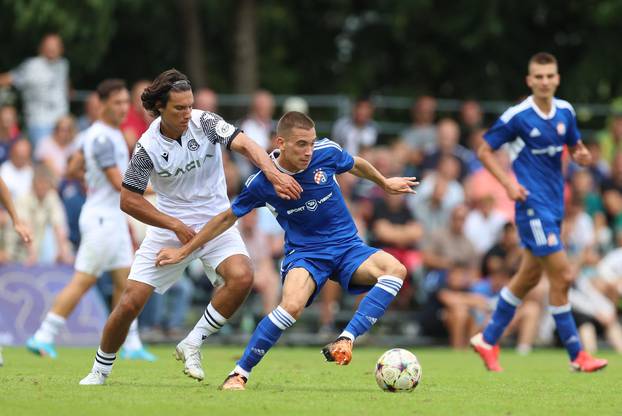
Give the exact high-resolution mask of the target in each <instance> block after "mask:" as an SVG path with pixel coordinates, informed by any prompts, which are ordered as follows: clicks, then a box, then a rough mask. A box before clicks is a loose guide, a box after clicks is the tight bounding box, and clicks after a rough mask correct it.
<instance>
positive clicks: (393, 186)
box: [350, 156, 419, 195]
mask: <svg viewBox="0 0 622 416" xmlns="http://www.w3.org/2000/svg"><path fill="white" fill-rule="evenodd" d="M350 173H351V174H353V175H355V176H358V177H359V178H364V179H369V180H370V181H372V182H374V183H376V184H377V185H378V186H380V187H381V188H382V189H383V190H384V191H385V192H386V193H388V194H392V195H396V194H414V193H416V192H415V191H414V190H413V189H412V188H413V187H415V186H417V185H419V182H417V178H415V177H413V176H411V177H394V178H385V177H384V175H382V173H380V172H378V169H376V168H375V167H374V166H373V165H372V164H371V163H369V162H368V161H367V160H365V159H363V158H362V157H358V156H355V157H354V166H352V169H350Z"/></svg>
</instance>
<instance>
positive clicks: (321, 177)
mask: <svg viewBox="0 0 622 416" xmlns="http://www.w3.org/2000/svg"><path fill="white" fill-rule="evenodd" d="M313 180H314V181H315V183H317V184H318V185H322V184H325V183H326V173H324V171H323V170H322V168H319V169H316V170H314V171H313Z"/></svg>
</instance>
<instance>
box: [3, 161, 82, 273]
mask: <svg viewBox="0 0 622 416" xmlns="http://www.w3.org/2000/svg"><path fill="white" fill-rule="evenodd" d="M53 181H54V178H53V176H52V174H51V172H50V171H49V169H47V167H45V166H44V165H38V166H37V167H36V168H35V170H34V176H33V180H32V192H28V193H27V194H25V195H23V196H21V197H20V198H18V199H17V200H16V201H15V208H16V210H17V212H19V213H20V215H21V216H22V218H23V219H24V222H25V223H26V224H27V225H28V226H29V227H30V230H31V231H32V236H33V239H32V243H31V244H30V245H29V246H26V247H24V245H23V243H21V240H20V239H19V238H18V237H17V236H15V235H13V234H11V233H9V234H8V237H9V238H10V239H11V240H10V241H9V242H8V244H7V247H8V248H7V254H8V257H9V259H10V260H11V261H17V262H24V263H26V264H34V263H40V262H43V263H46V262H49V261H51V262H58V263H65V264H71V262H72V261H73V254H72V252H71V244H70V242H69V240H68V238H67V221H66V219H65V212H64V210H63V205H62V203H61V201H60V198H59V197H58V193H57V192H56V190H55V189H54V185H53Z"/></svg>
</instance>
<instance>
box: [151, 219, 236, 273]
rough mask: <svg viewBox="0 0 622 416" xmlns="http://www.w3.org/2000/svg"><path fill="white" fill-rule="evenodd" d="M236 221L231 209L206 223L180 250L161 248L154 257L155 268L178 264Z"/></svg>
mask: <svg viewBox="0 0 622 416" xmlns="http://www.w3.org/2000/svg"><path fill="white" fill-rule="evenodd" d="M237 219H238V218H237V217H236V216H235V214H233V211H232V210H231V208H229V209H228V210H226V211H224V212H221V213H220V214H218V215H216V216H215V217H214V218H212V219H211V220H210V221H208V223H207V224H205V225H204V226H203V228H201V231H199V232H198V234H197V235H195V236H194V237H193V238H192V240H190V241H188V242H187V243H186V244H184V245H183V246H181V247H180V248H163V249H162V250H160V252H159V253H158V256H157V257H156V266H166V265H167V264H175V263H179V262H180V261H182V260H183V259H185V258H186V257H188V256H189V255H190V254H191V253H192V252H193V251H195V250H196V249H198V248H199V247H201V246H202V245H203V244H205V243H207V242H209V241H211V240H213V239H214V238H216V237H218V236H219V235H220V234H222V233H224V232H225V231H227V230H228V229H229V228H231V226H232V225H233V224H235V222H236V221H237Z"/></svg>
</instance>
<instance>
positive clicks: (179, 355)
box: [175, 341, 205, 381]
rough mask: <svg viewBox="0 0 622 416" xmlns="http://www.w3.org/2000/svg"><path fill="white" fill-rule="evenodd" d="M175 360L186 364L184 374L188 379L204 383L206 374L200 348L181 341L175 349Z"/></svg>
mask: <svg viewBox="0 0 622 416" xmlns="http://www.w3.org/2000/svg"><path fill="white" fill-rule="evenodd" d="M175 358H176V359H177V360H179V361H183V362H184V374H186V375H187V376H188V377H191V378H194V379H196V380H197V381H202V380H203V379H204V378H205V373H204V372H203V368H202V367H201V351H200V349H199V348H197V347H193V346H192V345H188V344H186V343H185V342H184V341H181V342H180V343H179V344H177V347H175Z"/></svg>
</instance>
